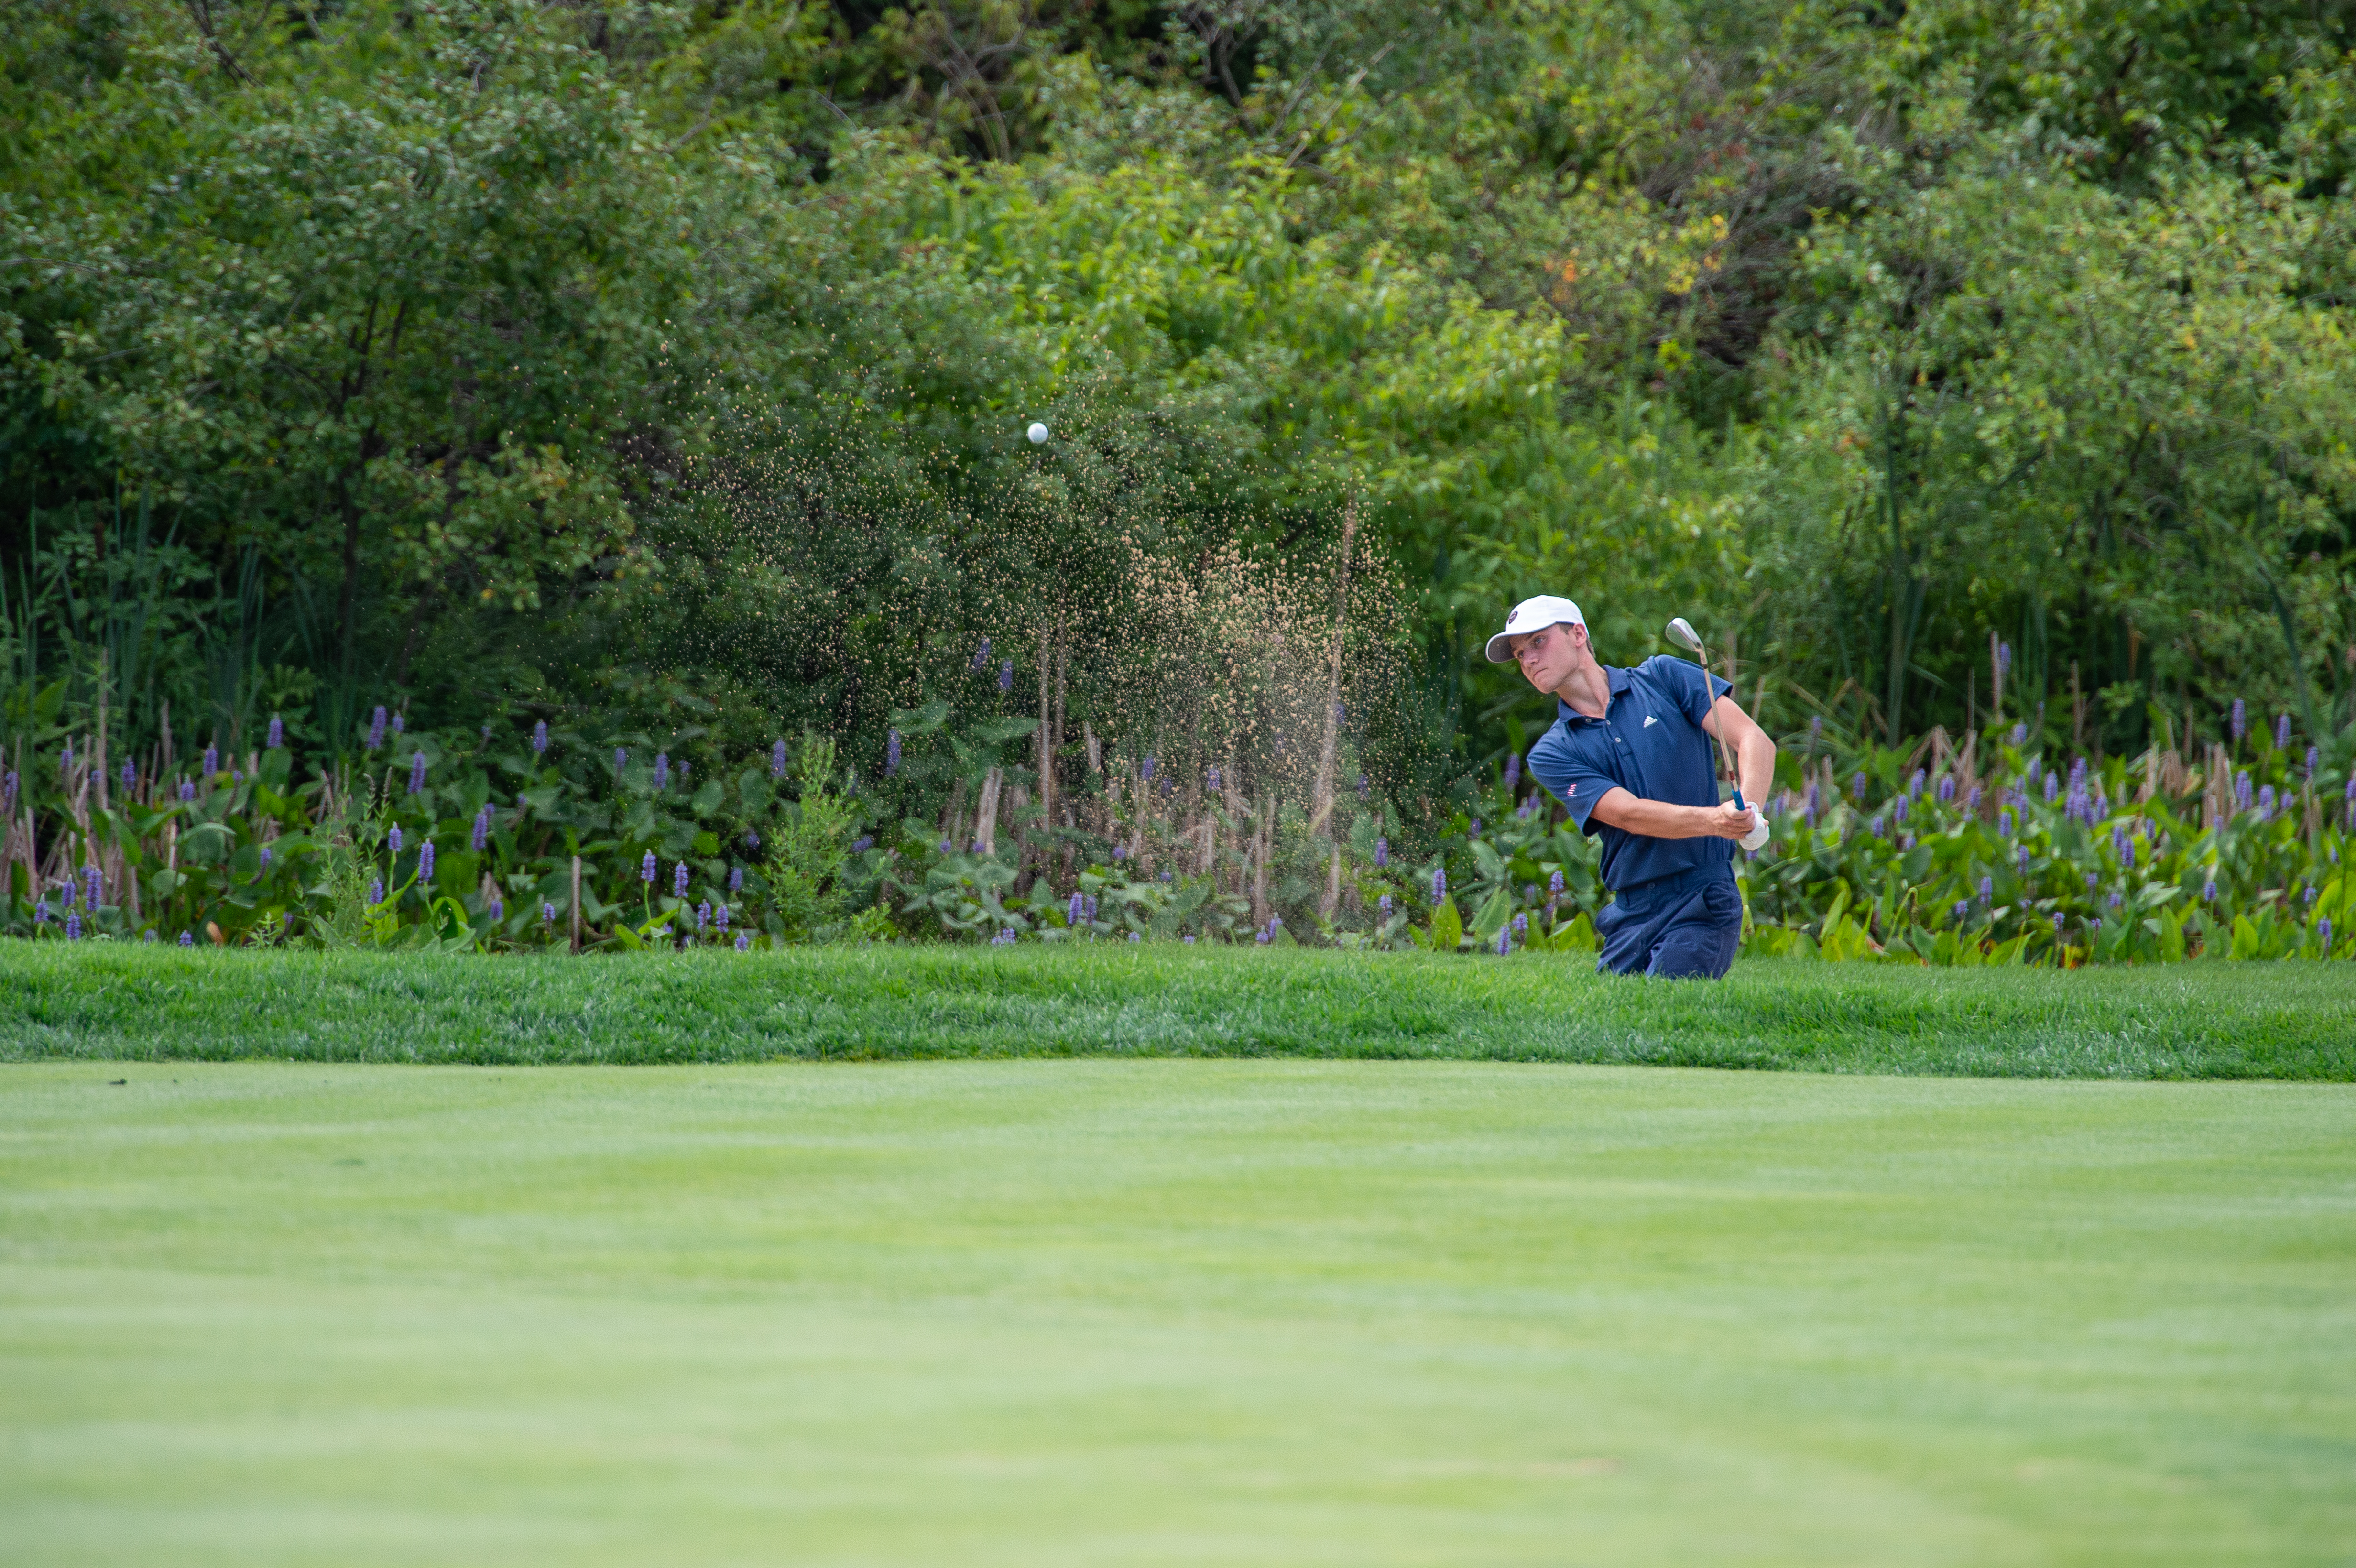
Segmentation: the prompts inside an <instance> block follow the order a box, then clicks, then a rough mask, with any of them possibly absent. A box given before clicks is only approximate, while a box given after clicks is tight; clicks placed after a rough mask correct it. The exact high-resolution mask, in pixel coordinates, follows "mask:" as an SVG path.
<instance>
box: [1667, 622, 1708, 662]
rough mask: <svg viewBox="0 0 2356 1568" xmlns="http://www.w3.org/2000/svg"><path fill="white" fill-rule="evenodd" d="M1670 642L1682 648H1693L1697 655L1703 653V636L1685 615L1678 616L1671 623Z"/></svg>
mask: <svg viewBox="0 0 2356 1568" xmlns="http://www.w3.org/2000/svg"><path fill="white" fill-rule="evenodd" d="M1669 641H1671V642H1673V643H1675V644H1676V645H1678V646H1679V647H1681V648H1691V649H1692V650H1693V651H1694V652H1695V653H1699V652H1701V634H1700V633H1698V632H1697V631H1695V630H1694V629H1693V623H1692V622H1690V621H1688V620H1687V619H1686V618H1685V617H1684V616H1683V615H1679V616H1677V617H1676V618H1675V619H1674V620H1672V621H1671V622H1670V623H1669Z"/></svg>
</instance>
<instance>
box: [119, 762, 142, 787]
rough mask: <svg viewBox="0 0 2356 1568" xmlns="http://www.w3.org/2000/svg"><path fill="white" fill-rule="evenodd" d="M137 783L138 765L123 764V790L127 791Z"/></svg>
mask: <svg viewBox="0 0 2356 1568" xmlns="http://www.w3.org/2000/svg"><path fill="white" fill-rule="evenodd" d="M138 782H139V764H138V763H123V788H124V789H129V788H130V787H131V786H132V785H133V784H137V783H138Z"/></svg>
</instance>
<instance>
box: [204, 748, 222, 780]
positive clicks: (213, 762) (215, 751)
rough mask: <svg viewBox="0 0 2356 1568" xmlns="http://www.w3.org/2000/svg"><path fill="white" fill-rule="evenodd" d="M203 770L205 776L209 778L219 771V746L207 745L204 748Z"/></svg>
mask: <svg viewBox="0 0 2356 1568" xmlns="http://www.w3.org/2000/svg"><path fill="white" fill-rule="evenodd" d="M204 772H205V777H207V778H210V777H212V776H213V775H214V774H215V773H219V772H220V747H219V746H207V747H206V748H205V769H204Z"/></svg>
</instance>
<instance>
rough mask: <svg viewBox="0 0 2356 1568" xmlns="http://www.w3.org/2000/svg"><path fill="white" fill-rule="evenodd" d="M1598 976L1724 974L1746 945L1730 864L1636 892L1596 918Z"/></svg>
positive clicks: (1709, 976) (1711, 976)
mask: <svg viewBox="0 0 2356 1568" xmlns="http://www.w3.org/2000/svg"><path fill="white" fill-rule="evenodd" d="M1595 933H1596V934H1597V935H1598V936H1600V937H1601V938H1602V939H1603V951H1602V953H1601V955H1600V956H1598V957H1597V959H1596V961H1595V972H1596V973H1597V974H1599V975H1646V976H1651V977H1653V978H1654V979H1656V980H1675V979H1708V980H1715V979H1718V978H1719V976H1722V975H1724V974H1725V973H1726V971H1727V968H1728V966H1729V965H1731V964H1732V963H1733V962H1734V950H1735V948H1736V947H1737V946H1739V945H1740V944H1741V941H1742V894H1741V892H1740V890H1739V889H1737V888H1736V887H1735V885H1734V869H1733V868H1732V867H1731V866H1724V865H1719V866H1707V867H1703V868H1701V869H1698V870H1692V871H1686V872H1682V873H1680V874H1679V875H1677V876H1674V877H1664V878H1662V879H1661V880H1659V881H1657V882H1652V883H1648V884H1646V885H1645V886H1644V887H1641V888H1632V889H1630V890H1629V891H1626V892H1624V893H1622V894H1621V895H1620V896H1619V897H1618V898H1616V899H1614V900H1612V902H1610V903H1608V904H1606V905H1604V906H1603V909H1602V912H1601V913H1599V914H1597V915H1596V917H1595Z"/></svg>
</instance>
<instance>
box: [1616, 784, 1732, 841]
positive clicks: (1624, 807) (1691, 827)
mask: <svg viewBox="0 0 2356 1568" xmlns="http://www.w3.org/2000/svg"><path fill="white" fill-rule="evenodd" d="M1595 816H1596V819H1597V820H1598V821H1600V822H1602V823H1603V824H1605V825H1606V826H1608V827H1617V828H1619V829H1621V830H1622V831H1623V832H1627V833H1635V834H1640V835H1642V836H1643V837H1646V838H1708V837H1712V836H1714V835H1715V834H1716V832H1717V831H1718V827H1717V822H1718V813H1717V812H1715V811H1712V810H1711V809H1710V808H1709V807H1708V806H1703V805H1670V804H1669V803H1668V802H1667V801H1665V800H1646V799H1644V797H1643V796H1642V795H1630V794H1628V793H1627V792H1626V791H1625V790H1613V791H1612V794H1611V795H1606V796H1605V797H1604V798H1603V799H1602V800H1601V801H1600V802H1599V803H1597V805H1596V807H1595Z"/></svg>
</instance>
